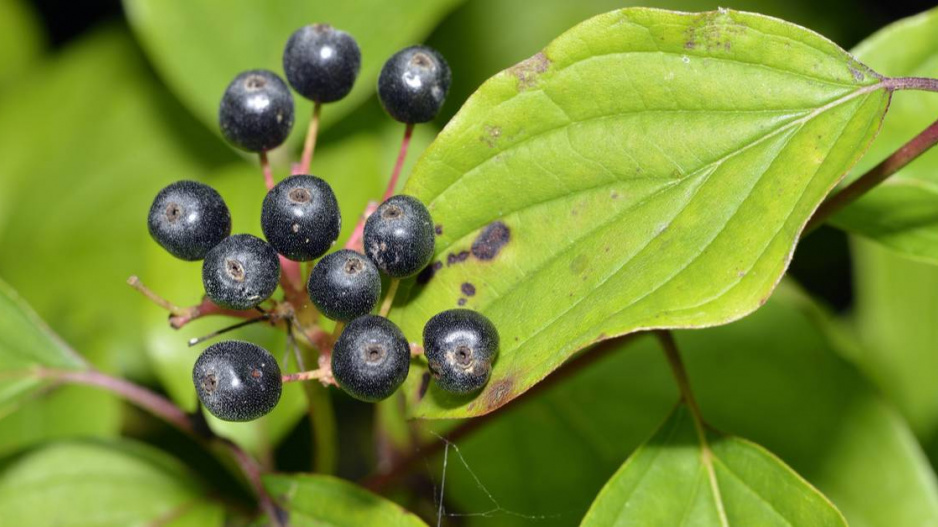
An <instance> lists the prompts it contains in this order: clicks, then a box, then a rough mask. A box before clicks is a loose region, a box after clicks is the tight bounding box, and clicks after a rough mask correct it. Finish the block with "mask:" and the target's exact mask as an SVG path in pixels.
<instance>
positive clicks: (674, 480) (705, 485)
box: [582, 405, 847, 527]
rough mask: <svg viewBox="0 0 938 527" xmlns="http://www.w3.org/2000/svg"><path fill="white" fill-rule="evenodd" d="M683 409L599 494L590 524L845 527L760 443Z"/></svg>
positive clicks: (835, 513)
mask: <svg viewBox="0 0 938 527" xmlns="http://www.w3.org/2000/svg"><path fill="white" fill-rule="evenodd" d="M702 433H704V434H706V438H705V439H704V438H703V437H700V435H699V434H698V432H697V431H696V430H695V425H694V420H693V417H692V416H691V414H690V412H689V411H688V409H687V407H686V406H684V405H679V406H678V407H677V408H676V409H675V411H674V412H673V413H672V414H671V416H670V417H669V418H668V420H667V421H665V423H664V424H663V425H661V428H659V429H658V432H656V433H655V435H654V436H653V437H652V438H651V439H650V440H649V441H648V442H647V443H645V444H644V445H642V446H640V447H639V448H638V450H637V451H636V452H635V453H634V454H632V455H631V456H630V457H629V459H628V460H627V461H626V462H625V464H624V465H622V468H620V469H619V471H618V472H616V474H615V475H614V476H612V479H610V480H609V483H607V484H606V486H605V487H603V490H602V491H601V492H600V493H599V495H598V496H597V497H596V501H595V502H593V506H592V507H591V508H590V510H589V512H588V513H587V514H586V517H585V518H583V523H582V525H584V526H594V525H595V526H599V525H603V526H607V525H616V526H627V525H636V526H638V525H662V526H663V525H680V524H682V523H684V522H685V521H686V520H687V519H691V518H692V519H693V523H694V525H718V526H724V525H762V526H766V527H768V526H770V525H778V526H785V525H799V526H804V527H807V526H809V525H816V526H834V525H842V526H844V527H846V525H847V522H846V520H845V519H844V517H843V516H842V515H841V514H840V512H839V511H838V510H837V509H836V508H834V506H833V505H832V504H831V503H830V502H829V501H827V499H826V498H824V496H822V495H821V493H819V492H818V491H817V490H816V489H814V488H813V487H812V486H811V485H810V484H809V483H808V482H806V481H805V480H804V479H802V478H801V477H800V476H798V474H796V473H795V472H794V471H793V470H791V469H790V468H788V467H787V466H786V465H785V464H784V463H783V462H782V461H781V460H779V459H778V458H776V457H775V456H773V455H772V454H771V453H769V452H768V451H767V450H765V449H763V448H762V447H760V446H759V445H756V444H755V443H750V442H749V441H746V440H743V439H739V438H737V437H732V436H724V435H721V434H719V433H716V432H713V431H711V430H707V431H705V432H702Z"/></svg>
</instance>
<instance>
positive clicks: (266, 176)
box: [260, 151, 274, 190]
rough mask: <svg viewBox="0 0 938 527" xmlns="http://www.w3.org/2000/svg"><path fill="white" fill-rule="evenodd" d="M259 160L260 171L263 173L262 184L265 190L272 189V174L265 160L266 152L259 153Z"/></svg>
mask: <svg viewBox="0 0 938 527" xmlns="http://www.w3.org/2000/svg"><path fill="white" fill-rule="evenodd" d="M260 158H261V170H262V171H263V172H264V184H265V185H267V190H270V189H272V188H274V172H273V170H272V169H271V168H270V160H269V159H267V152H266V151H264V152H261V153H260Z"/></svg>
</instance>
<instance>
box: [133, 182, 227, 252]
mask: <svg viewBox="0 0 938 527" xmlns="http://www.w3.org/2000/svg"><path fill="white" fill-rule="evenodd" d="M147 228H148V229H149V231H150V236H152V237H153V239H154V240H156V243H158V244H160V246H162V247H163V248H164V249H166V250H167V251H169V253H170V254H172V255H173V256H175V257H176V258H179V259H182V260H188V261H193V260H201V259H203V258H205V255H206V254H207V253H208V251H209V250H210V249H211V248H212V247H215V246H216V245H218V243H219V242H221V241H222V240H223V239H225V238H226V237H227V236H228V235H229V234H231V213H229V212H228V206H227V205H225V201H224V200H223V199H222V197H221V196H220V195H219V194H218V192H216V191H215V189H213V188H212V187H210V186H208V185H206V184H204V183H198V182H196V181H177V182H175V183H173V184H171V185H169V186H167V187H165V188H164V189H163V190H161V191H160V192H159V193H158V194H157V195H156V198H155V199H154V200H153V204H152V205H151V206H150V214H149V215H148V216H147Z"/></svg>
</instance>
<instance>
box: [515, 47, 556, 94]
mask: <svg viewBox="0 0 938 527" xmlns="http://www.w3.org/2000/svg"><path fill="white" fill-rule="evenodd" d="M548 68H550V59H548V58H547V55H545V54H544V52H543V51H542V52H540V53H538V54H536V55H534V56H533V57H531V58H529V59H527V60H524V61H521V62H519V63H518V64H516V65H514V66H512V67H511V68H509V69H508V71H509V72H510V73H511V74H512V75H514V76H515V77H518V91H524V90H528V89H531V88H533V87H535V86H536V85H537V78H538V77H539V76H540V75H541V74H542V73H544V72H545V71H547V69H548Z"/></svg>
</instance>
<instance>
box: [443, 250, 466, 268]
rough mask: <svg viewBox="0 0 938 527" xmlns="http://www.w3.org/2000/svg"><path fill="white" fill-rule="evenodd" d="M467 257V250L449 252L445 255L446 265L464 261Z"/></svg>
mask: <svg viewBox="0 0 938 527" xmlns="http://www.w3.org/2000/svg"><path fill="white" fill-rule="evenodd" d="M467 259H469V251H460V252H458V253H451V254H448V255H446V266H447V267H449V266H451V265H455V264H458V263H462V262H465V261H466V260H467Z"/></svg>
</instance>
